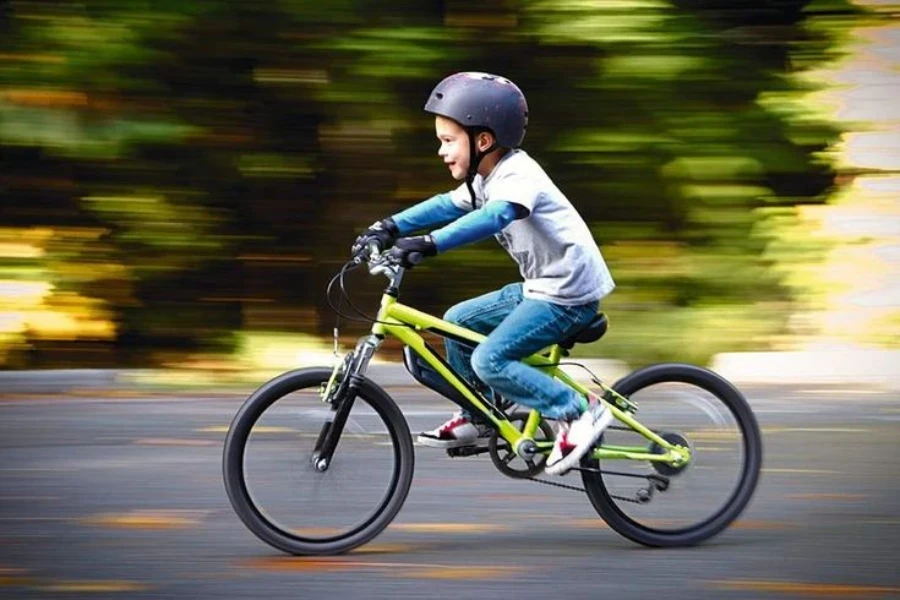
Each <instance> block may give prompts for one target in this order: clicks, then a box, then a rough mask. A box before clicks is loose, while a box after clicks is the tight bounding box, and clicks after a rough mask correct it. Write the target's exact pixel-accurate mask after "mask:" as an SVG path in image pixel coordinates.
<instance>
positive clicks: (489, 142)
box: [475, 131, 497, 151]
mask: <svg viewBox="0 0 900 600" xmlns="http://www.w3.org/2000/svg"><path fill="white" fill-rule="evenodd" d="M496 141H497V140H496V139H495V138H494V135H493V134H492V133H491V132H490V131H480V132H478V136H477V137H476V138H475V145H476V146H477V147H478V149H479V150H481V151H484V150H487V149H488V148H490V147H491V146H493V145H494V144H495V143H496Z"/></svg>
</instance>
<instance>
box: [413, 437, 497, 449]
mask: <svg viewBox="0 0 900 600" xmlns="http://www.w3.org/2000/svg"><path fill="white" fill-rule="evenodd" d="M489 441H490V438H476V439H475V440H474V441H471V442H464V441H460V440H436V439H434V438H430V437H422V436H421V435H420V436H418V437H417V438H416V443H417V444H418V445H420V446H427V447H429V448H438V449H440V450H447V449H448V448H462V447H464V446H478V447H482V446H483V447H487V445H488V442H489Z"/></svg>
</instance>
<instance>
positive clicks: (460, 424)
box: [416, 412, 491, 448]
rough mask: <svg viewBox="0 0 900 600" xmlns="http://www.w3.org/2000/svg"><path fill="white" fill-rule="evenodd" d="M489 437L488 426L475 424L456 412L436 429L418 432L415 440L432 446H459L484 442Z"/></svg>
mask: <svg viewBox="0 0 900 600" xmlns="http://www.w3.org/2000/svg"><path fill="white" fill-rule="evenodd" d="M490 437H491V429H490V428H489V427H487V426H485V425H478V424H475V423H473V422H472V421H470V420H469V419H467V418H466V417H464V416H463V414H462V413H461V412H458V413H456V414H455V415H453V417H452V418H451V419H450V420H449V421H447V422H446V423H444V424H443V425H441V426H440V427H438V428H437V429H432V430H431V431H423V432H422V433H420V434H419V437H418V438H416V441H417V442H418V443H420V444H422V445H423V446H430V447H432V448H459V447H460V446H475V445H478V444H480V443H485V444H486V443H487V441H488V439H490Z"/></svg>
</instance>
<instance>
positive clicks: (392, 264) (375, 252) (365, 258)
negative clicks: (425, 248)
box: [352, 241, 425, 275]
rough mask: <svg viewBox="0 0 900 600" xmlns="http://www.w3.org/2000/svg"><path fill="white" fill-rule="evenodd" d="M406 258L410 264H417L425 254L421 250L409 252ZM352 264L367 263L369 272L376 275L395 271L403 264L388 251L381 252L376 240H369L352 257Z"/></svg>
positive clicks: (401, 267)
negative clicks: (360, 250)
mask: <svg viewBox="0 0 900 600" xmlns="http://www.w3.org/2000/svg"><path fill="white" fill-rule="evenodd" d="M406 260H407V261H408V262H409V264H411V265H414V266H415V265H417V264H419V263H421V262H422V261H423V260H425V255H423V254H422V253H421V252H410V253H409V254H408V255H407V257H406ZM352 262H353V264H356V265H361V264H363V263H364V262H365V263H368V265H369V273H371V274H372V275H377V274H379V273H386V274H389V273H397V272H401V271H403V270H404V267H403V265H402V264H401V263H400V261H399V260H398V259H397V257H396V256H394V254H393V253H391V252H390V251H385V252H382V251H381V248H380V247H379V246H378V243H377V242H374V241H371V242H369V243H368V244H366V246H365V248H363V250H362V252H360V253H359V254H357V255H356V256H354V257H353V261H352Z"/></svg>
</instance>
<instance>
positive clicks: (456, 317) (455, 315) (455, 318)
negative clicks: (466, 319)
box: [444, 304, 462, 325]
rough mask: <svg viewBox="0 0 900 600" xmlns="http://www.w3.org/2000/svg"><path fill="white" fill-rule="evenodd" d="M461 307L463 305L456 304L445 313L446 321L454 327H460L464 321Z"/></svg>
mask: <svg viewBox="0 0 900 600" xmlns="http://www.w3.org/2000/svg"><path fill="white" fill-rule="evenodd" d="M461 306H462V305H461V304H455V305H453V306H451V307H450V308H448V309H447V312H445V313H444V320H445V321H447V322H448V323H453V324H454V325H460V324H461V321H462V311H461V310H460V307H461Z"/></svg>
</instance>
